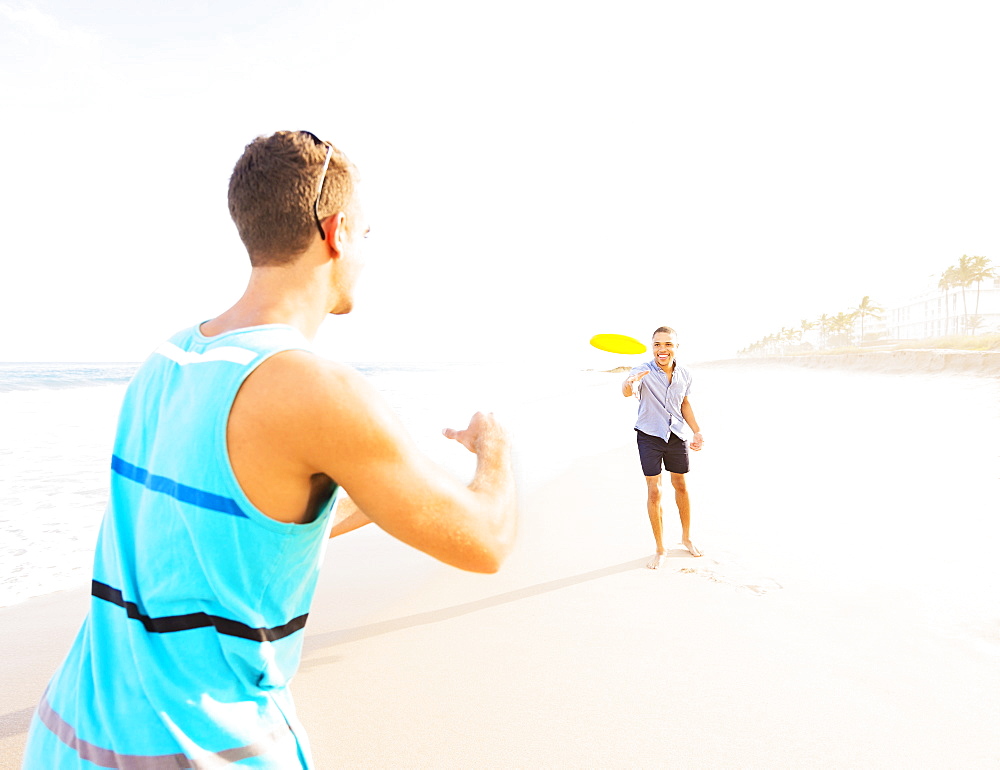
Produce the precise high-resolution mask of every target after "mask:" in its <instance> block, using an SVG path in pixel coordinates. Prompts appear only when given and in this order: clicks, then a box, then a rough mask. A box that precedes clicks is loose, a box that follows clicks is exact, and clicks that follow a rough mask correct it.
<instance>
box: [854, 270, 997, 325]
mask: <svg viewBox="0 0 1000 770" xmlns="http://www.w3.org/2000/svg"><path fill="white" fill-rule="evenodd" d="M936 280H937V279H936V278H935V279H934V281H936ZM977 292H978V309H977ZM977 318H978V319H979V320H978V326H975V324H976V323H977V321H976V319H977ZM883 322H884V324H885V333H886V336H887V337H888V338H889V339H896V340H907V339H922V338H924V337H944V336H946V335H949V334H991V333H997V332H1000V277H997V278H987V279H986V280H985V281H983V282H982V284H980V285H979V287H978V289H977V287H976V285H975V284H973V285H972V286H967V287H966V288H965V297H964V299H963V297H962V289H949V290H948V291H947V292H944V291H941V289H939V288H937V285H936V283H930V282H929V283H928V286H927V288H926V289H924V291H923V292H921V293H920V294H918V295H917V296H915V297H912V298H910V299H908V300H906V301H905V302H901V303H898V304H896V305H891V306H889V307H888V308H886V311H885V313H884V314H883ZM866 331H867V330H866Z"/></svg>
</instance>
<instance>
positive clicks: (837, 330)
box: [739, 254, 997, 356]
mask: <svg viewBox="0 0 1000 770" xmlns="http://www.w3.org/2000/svg"><path fill="white" fill-rule="evenodd" d="M996 276H997V268H996V267H994V266H993V264H992V263H991V261H990V260H989V259H988V258H987V257H970V256H968V255H965V254H963V255H962V258H961V259H959V260H958V264H957V265H952V266H950V267H949V268H947V269H946V270H945V271H944V272H943V273H942V274H941V278H940V280H939V281H938V288H939V289H940V290H941V291H942V292H943V293H944V294H945V295H946V296H947V295H948V293H949V292H950V291H951V290H952V289H961V290H962V312H963V315H962V326H963V328H964V330H965V331H967V332H968V333H969V334H975V333H976V331H977V330H978V329H979V327H980V326H982V323H983V318H982V316H980V315H979V289H980V286H981V284H982V282H983V281H985V280H987V279H989V278H995V277H996ZM973 286H975V288H976V293H975V304H974V306H973V312H972V313H969V299H968V296H967V295H966V289H971V288H972V287H973ZM884 311H885V308H883V307H880V306H879V305H878V304H876V303H875V302H874V301H873V300H872V298H871V297H869V296H868V295H867V294H866V295H865V296H864V297H862V299H861V301H860V302H859V303H858V306H857V307H853V308H850V309H849V310H846V311H841V312H839V313H836V314H827V313H824V314H823V315H821V316H820V317H819V318H817V319H815V320H809V319H805V318H803V319H802V320H801V321H800V322H799V325H798V326H792V327H784V326H783V327H781V331H779V332H775V333H774V334H768V335H767V336H766V337H763V338H761V339H759V340H757V341H756V342H754V343H751V344H750V345H747V347H745V348H743V349H742V350H740V351H739V355H741V356H744V355H778V354H781V353H785V352H789V351H791V350H796V349H802V347H803V345H804V343H803V335H805V334H806V333H807V332H810V331H814V330H815V331H816V332H817V336H818V344H819V347H820V348H839V347H848V346H850V345H855V344H858V343H861V342H869V341H874V340H877V338H878V335H877V334H875V333H866V332H865V321H866V319H874V320H879V319H880V318H882V313H883V312H884ZM805 346H806V347H812V345H810V344H808V343H805Z"/></svg>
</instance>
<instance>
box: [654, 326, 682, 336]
mask: <svg viewBox="0 0 1000 770" xmlns="http://www.w3.org/2000/svg"><path fill="white" fill-rule="evenodd" d="M660 332H666V333H667V334H673V335H674V336H675V337H676V336H677V332H676V331H674V330H673V329H671V328H670V327H669V326H661V327H660V328H659V329H657V330H656V331H655V332H653V336H654V337H655V336H656V335H657V334H659V333H660Z"/></svg>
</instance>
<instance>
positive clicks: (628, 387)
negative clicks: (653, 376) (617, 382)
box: [622, 369, 649, 398]
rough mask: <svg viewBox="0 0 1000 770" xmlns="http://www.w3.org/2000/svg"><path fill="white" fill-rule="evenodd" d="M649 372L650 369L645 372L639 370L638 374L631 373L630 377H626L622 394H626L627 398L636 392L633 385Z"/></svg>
mask: <svg viewBox="0 0 1000 770" xmlns="http://www.w3.org/2000/svg"><path fill="white" fill-rule="evenodd" d="M647 374H649V370H648V369H647V370H646V371H644V372H637V373H636V374H630V375H629V376H628V377H626V378H625V382H623V383H622V395H623V396H625V398H630V397H631V396H632V394H633V392H634V391H633V390H632V386H633V385H635V384H636V383H637V382H639V380H641V379H642V378H643V377H645V376H646V375H647Z"/></svg>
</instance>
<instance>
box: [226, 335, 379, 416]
mask: <svg viewBox="0 0 1000 770" xmlns="http://www.w3.org/2000/svg"><path fill="white" fill-rule="evenodd" d="M240 396H241V397H242V398H244V399H245V401H247V402H249V403H252V405H253V406H254V407H255V408H256V409H258V410H261V411H263V412H266V413H267V414H269V415H270V416H271V418H272V419H276V420H280V421H281V422H283V423H286V424H295V425H298V424H302V423H306V424H308V425H309V427H310V428H311V429H312V430H316V429H321V428H323V427H328V426H330V425H333V424H337V423H338V422H341V421H343V420H348V421H354V420H357V419H364V418H365V416H366V415H367V416H369V417H373V416H375V415H376V414H378V415H382V414H384V413H386V412H389V413H391V410H389V409H388V407H387V406H386V404H385V403H384V401H383V399H382V398H381V396H380V395H379V394H378V392H377V391H376V390H375V389H374V388H373V387H372V385H371V383H369V382H368V380H367V379H365V377H364V376H362V375H361V374H360V373H359V372H358V371H357V370H355V369H354V368H352V367H350V366H348V365H347V364H342V363H339V362H337V361H331V360H329V359H325V358H322V357H320V356H317V355H315V354H313V353H310V352H308V351H304V350H288V351H285V352H283V353H278V354H276V355H274V356H272V357H271V358H269V359H268V360H267V361H265V362H264V363H262V364H261V365H260V366H259V367H257V369H256V371H254V373H253V374H252V375H250V377H248V378H247V381H246V382H245V383H244V385H243V388H242V389H241V391H240Z"/></svg>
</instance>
